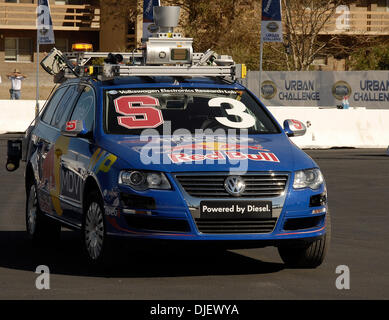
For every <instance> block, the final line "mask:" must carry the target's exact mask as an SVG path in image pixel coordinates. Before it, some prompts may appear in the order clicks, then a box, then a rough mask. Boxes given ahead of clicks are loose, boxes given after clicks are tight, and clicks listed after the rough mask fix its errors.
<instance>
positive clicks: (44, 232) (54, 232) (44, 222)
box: [26, 183, 61, 244]
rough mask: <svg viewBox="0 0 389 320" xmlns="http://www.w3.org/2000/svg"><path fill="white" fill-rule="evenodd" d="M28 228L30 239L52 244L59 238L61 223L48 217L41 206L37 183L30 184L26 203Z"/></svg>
mask: <svg viewBox="0 0 389 320" xmlns="http://www.w3.org/2000/svg"><path fill="white" fill-rule="evenodd" d="M26 230H27V235H28V237H29V238H30V240H32V241H34V242H46V243H47V244H52V243H53V240H59V238H60V234H61V225H60V224H59V223H57V222H56V221H53V220H52V219H50V218H48V217H46V216H45V215H44V214H43V213H42V211H41V210H40V208H39V203H38V196H37V191H36V185H35V183H32V184H31V185H30V186H29V189H28V193H27V203H26Z"/></svg>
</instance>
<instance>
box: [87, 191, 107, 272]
mask: <svg viewBox="0 0 389 320" xmlns="http://www.w3.org/2000/svg"><path fill="white" fill-rule="evenodd" d="M82 243H83V251H84V255H85V257H86V259H87V262H88V263H90V264H91V265H95V266H102V265H106V264H107V263H108V262H109V258H110V255H109V253H110V249H109V247H110V243H109V239H108V238H107V236H106V227H105V219H104V206H103V200H102V198H101V196H100V194H99V192H96V191H92V192H91V193H89V194H88V195H87V199H86V202H85V208H84V219H83V225H82Z"/></svg>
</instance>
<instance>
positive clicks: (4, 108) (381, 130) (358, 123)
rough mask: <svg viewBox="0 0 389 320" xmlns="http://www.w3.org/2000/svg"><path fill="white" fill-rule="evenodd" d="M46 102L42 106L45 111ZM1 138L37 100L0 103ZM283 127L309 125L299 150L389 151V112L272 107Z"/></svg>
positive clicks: (16, 128)
mask: <svg viewBox="0 0 389 320" xmlns="http://www.w3.org/2000/svg"><path fill="white" fill-rule="evenodd" d="M44 103H45V101H44V100H42V101H40V102H39V104H40V107H43V105H44ZM0 110H1V117H0V134H3V133H6V132H23V131H25V130H26V128H27V127H28V125H29V124H30V123H31V121H32V120H33V119H34V114H35V101H34V100H0ZM269 110H270V111H271V112H272V113H273V115H274V116H275V118H276V119H277V120H278V121H279V122H280V124H281V125H282V123H283V121H284V120H285V119H297V120H300V121H302V122H304V123H305V124H306V125H307V133H306V134H305V135H304V136H302V137H296V138H292V140H293V141H294V143H296V144H297V145H298V146H299V147H300V148H332V147H354V148H387V147H388V145H389V110H382V109H377V110H372V109H368V110H367V109H364V108H357V109H348V110H339V109H335V108H331V109H329V108H317V107H269Z"/></svg>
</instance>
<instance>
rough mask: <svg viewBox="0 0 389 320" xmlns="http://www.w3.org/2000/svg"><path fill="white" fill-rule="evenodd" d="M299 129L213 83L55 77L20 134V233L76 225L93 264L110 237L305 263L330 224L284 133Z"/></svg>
mask: <svg viewBox="0 0 389 320" xmlns="http://www.w3.org/2000/svg"><path fill="white" fill-rule="evenodd" d="M304 132H305V126H304V124H302V123H301V122H299V121H296V120H286V121H285V122H284V125H283V127H281V126H280V125H279V124H278V123H277V121H276V120H275V119H274V117H273V116H272V115H271V114H270V112H269V111H268V110H267V108H266V107H265V106H264V105H263V104H262V103H261V102H260V101H259V99H258V98H257V97H256V96H254V95H253V94H252V93H251V92H249V91H248V90H247V89H246V88H245V87H243V86H242V85H240V84H239V83H232V82H228V81H225V80H221V79H219V78H217V77H214V78H210V77H199V78H195V77H166V76H165V77H121V78H120V79H119V78H115V79H112V80H109V81H98V80H96V79H89V78H81V79H80V78H79V79H72V80H67V81H66V82H64V83H63V84H61V85H60V86H59V87H58V88H57V90H56V91H55V92H54V93H53V94H52V96H51V97H50V99H49V101H48V102H47V105H46V107H45V110H44V112H43V113H42V114H41V116H40V117H39V118H38V119H37V120H36V123H35V125H34V127H32V129H31V130H30V132H29V134H28V136H29V140H28V153H27V158H26V161H27V165H26V173H25V179H26V192H27V204H26V225H27V232H28V234H29V236H30V238H31V239H33V240H43V241H52V239H53V238H55V237H57V236H58V235H59V233H60V230H61V225H63V226H67V227H70V228H73V229H78V230H81V232H82V239H83V241H82V243H83V246H84V249H85V250H84V251H85V255H86V257H87V258H88V259H89V260H90V261H91V262H93V263H99V262H101V261H103V260H104V259H105V258H106V257H107V255H108V254H109V252H110V250H111V247H110V244H111V239H112V238H113V237H116V238H121V239H123V240H124V239H135V238H136V239H160V240H171V241H173V240H176V241H182V242H184V245H185V241H186V243H188V244H189V243H195V242H196V243H199V244H200V243H205V242H207V243H210V245H209V247H211V248H212V244H222V245H223V246H225V247H226V248H229V247H234V248H236V247H242V248H243V247H264V246H269V245H272V246H276V247H277V248H278V250H279V253H280V256H281V258H282V259H283V261H284V262H285V263H286V264H287V265H289V266H298V267H317V266H319V265H320V264H321V263H322V262H323V259H324V257H325V253H326V250H327V247H328V243H329V238H330V217H329V213H328V208H327V192H326V186H325V182H324V179H323V176H322V173H321V172H320V169H319V167H318V165H317V164H316V163H315V162H314V161H313V160H312V159H311V158H310V157H309V156H308V155H307V154H305V153H304V152H303V151H302V150H301V149H299V148H298V147H297V146H296V145H295V144H294V143H293V142H291V140H290V138H289V137H291V136H295V135H301V134H303V133H304Z"/></svg>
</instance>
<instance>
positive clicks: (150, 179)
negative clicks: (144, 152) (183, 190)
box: [119, 170, 171, 191]
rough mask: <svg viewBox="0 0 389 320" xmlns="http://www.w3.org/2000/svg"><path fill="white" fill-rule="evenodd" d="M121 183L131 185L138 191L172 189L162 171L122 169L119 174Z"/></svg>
mask: <svg viewBox="0 0 389 320" xmlns="http://www.w3.org/2000/svg"><path fill="white" fill-rule="evenodd" d="M119 184H124V185H126V186H130V187H131V188H133V189H135V190H138V191H144V190H147V189H164V190H167V189H171V186H170V183H169V181H168V179H167V178H166V176H165V175H164V174H163V173H162V172H145V171H135V170H134V171H121V172H120V174H119Z"/></svg>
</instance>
